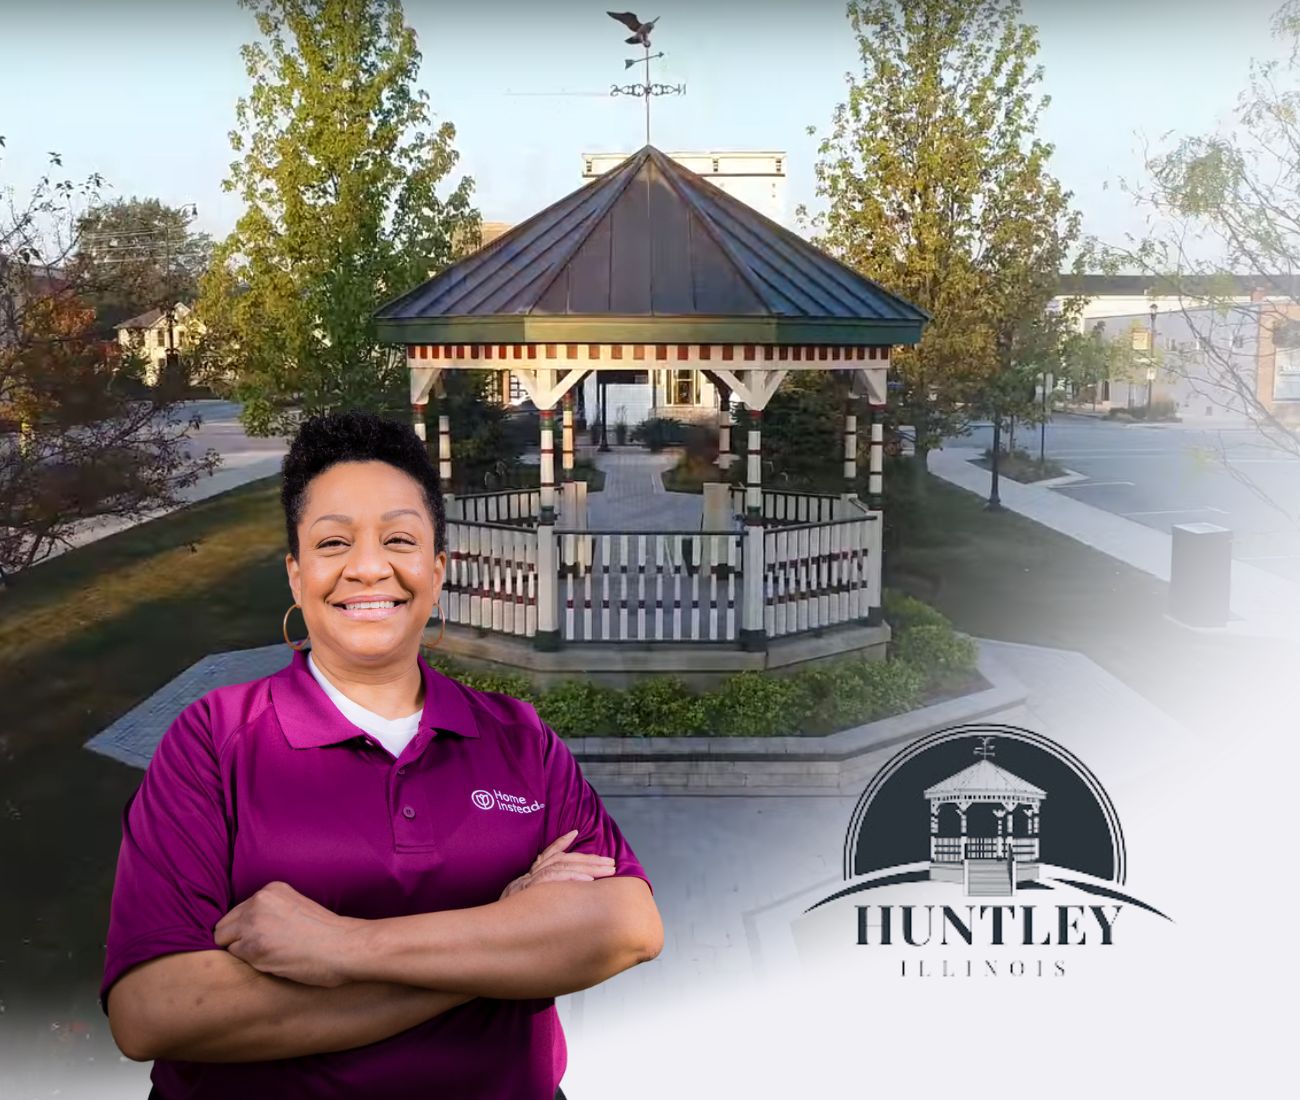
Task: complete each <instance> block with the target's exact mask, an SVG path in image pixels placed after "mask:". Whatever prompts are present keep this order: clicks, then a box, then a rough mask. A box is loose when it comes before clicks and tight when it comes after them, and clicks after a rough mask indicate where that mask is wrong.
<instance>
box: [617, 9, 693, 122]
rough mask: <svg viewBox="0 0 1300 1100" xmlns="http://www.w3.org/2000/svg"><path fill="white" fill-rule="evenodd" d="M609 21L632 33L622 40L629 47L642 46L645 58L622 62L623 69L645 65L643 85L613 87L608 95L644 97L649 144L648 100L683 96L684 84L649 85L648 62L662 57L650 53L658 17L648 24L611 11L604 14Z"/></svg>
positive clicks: (661, 55) (619, 12)
mask: <svg viewBox="0 0 1300 1100" xmlns="http://www.w3.org/2000/svg"><path fill="white" fill-rule="evenodd" d="M605 14H606V15H608V16H609V17H610V18H611V19H616V20H618V22H620V23H622V24H623V26H625V27H627V29H628V30H630V31H631V32H632V35H631V37H630V38H626V39H624V41H625V42H626V43H627V44H628V45H629V46H644V47H645V56H644V57H639V58H637V57H634V58H632V59H631V60H630V61H624V62H623V68H624V69H630V68H631V67H632V66H633V65H639V64H644V65H645V83H643V84H625V85H623V86H621V87H620V86H619V85H617V84H615V85H613V86H612V87H611V88H610V90H609V94H610V95H631V96H644V97H645V143H646V144H647V145H649V144H650V99H651V97H652V96H657V95H685V94H686V85H685V84H651V83H650V62H651V61H652V60H653V59H654V58H656V57H663V56H664V54H663V51H662V50H660V51H659V53H656V54H652V53H651V52H650V32H651V31H653V30H654V28H655V24H656V23H658V22H659V16H657V15H656V16H655V17H654V18H653V19H651V20H650V21H649V22H648V23H643V22H641V20H640V18H638V17H637V15H636V14H635V13H634V12H630V11H611V12H606V13H605Z"/></svg>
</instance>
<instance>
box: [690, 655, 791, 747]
mask: <svg viewBox="0 0 1300 1100" xmlns="http://www.w3.org/2000/svg"><path fill="white" fill-rule="evenodd" d="M800 675H801V674H796V675H795V676H791V677H780V676H771V675H767V674H764V673H761V672H756V671H752V670H747V671H745V672H738V673H736V674H735V675H734V676H728V677H727V679H726V680H724V681H723V682H722V685H721V687H719V689H718V690H717V691H716V692H714V693H713V712H714V713H713V714H712V716H711V717H712V719H713V732H714V733H716V734H719V735H721V736H723V737H762V736H771V735H779V734H788V733H797V732H798V731H799V726H800V724H801V721H802V719H803V718H804V716H805V715H806V714H807V713H808V709H809V695H808V689H807V685H806V684H805V683H804V682H802V681H801V679H800Z"/></svg>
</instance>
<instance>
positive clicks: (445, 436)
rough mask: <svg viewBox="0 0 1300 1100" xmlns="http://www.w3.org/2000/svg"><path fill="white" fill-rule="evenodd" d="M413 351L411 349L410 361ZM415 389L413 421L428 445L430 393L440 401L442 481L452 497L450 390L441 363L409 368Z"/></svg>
mask: <svg viewBox="0 0 1300 1100" xmlns="http://www.w3.org/2000/svg"><path fill="white" fill-rule="evenodd" d="M410 354H411V352H410V351H408V353H407V355H408V359H407V361H408V363H409V362H411V360H410ZM409 374H410V377H409V379H408V381H409V382H410V392H411V425H412V427H414V429H415V434H416V435H418V436H419V437H420V439H421V440H423V441H424V443H425V446H426V448H427V446H428V430H429V429H428V407H429V404H428V403H429V397H430V395H433V396H434V397H436V398H437V401H438V405H437V407H438V414H439V415H438V481H439V483H440V484H441V486H442V493H443V496H444V497H445V498H446V499H447V501H448V502H450V500H451V495H452V494H451V422H450V419H449V418H448V417H447V415H446V413H445V409H446V393H445V389H444V386H443V381H442V369H441V368H440V367H426V366H412V367H410V371H409Z"/></svg>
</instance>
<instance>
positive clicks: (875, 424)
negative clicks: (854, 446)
mask: <svg viewBox="0 0 1300 1100" xmlns="http://www.w3.org/2000/svg"><path fill="white" fill-rule="evenodd" d="M867 415H868V417H869V418H870V421H871V463H870V465H869V466H868V469H867V505H868V507H870V509H871V510H872V511H873V512H879V511H881V510H882V508H883V507H884V482H885V476H884V475H885V424H884V416H885V402H884V400H883V399H882V400H880V401H879V402H877V400H876V395H875V394H872V395H871V396H870V397H869V398H868V399H867Z"/></svg>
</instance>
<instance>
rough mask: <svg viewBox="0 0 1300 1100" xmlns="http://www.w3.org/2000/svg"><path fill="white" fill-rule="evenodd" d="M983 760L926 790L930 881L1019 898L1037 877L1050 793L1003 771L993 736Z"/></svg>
mask: <svg viewBox="0 0 1300 1100" xmlns="http://www.w3.org/2000/svg"><path fill="white" fill-rule="evenodd" d="M975 755H976V756H978V757H979V758H980V759H979V760H977V761H976V762H975V763H974V764H972V765H970V767H968V768H963V769H962V770H961V771H959V772H957V773H956V774H955V775H951V776H949V777H948V778H947V779H945V780H943V781H942V782H940V783H936V784H935V785H934V786H933V787H930V788H929V789H927V790H926V792H925V797H926V798H927V799H928V800H929V802H930V878H931V879H932V880H934V881H937V882H957V883H961V884H962V887H963V889H964V890H965V892H966V893H967V894H968V895H976V896H1001V895H1007V894H1014V893H1015V892H1016V885H1017V884H1018V883H1021V882H1028V881H1032V880H1034V879H1037V878H1038V826H1039V806H1040V805H1041V804H1042V801H1043V799H1045V798H1046V797H1047V794H1046V792H1045V791H1043V790H1041V789H1040V788H1038V787H1035V786H1034V785H1033V784H1032V783H1028V782H1026V781H1025V780H1023V779H1021V778H1020V777H1019V776H1018V775H1012V774H1011V773H1010V772H1009V771H1007V770H1006V769H1005V768H1000V767H998V766H997V765H996V764H994V763H993V761H992V760H991V759H990V757H992V756H993V738H992V737H982V738H980V745H979V746H978V747H977V748H976V749H975Z"/></svg>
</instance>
